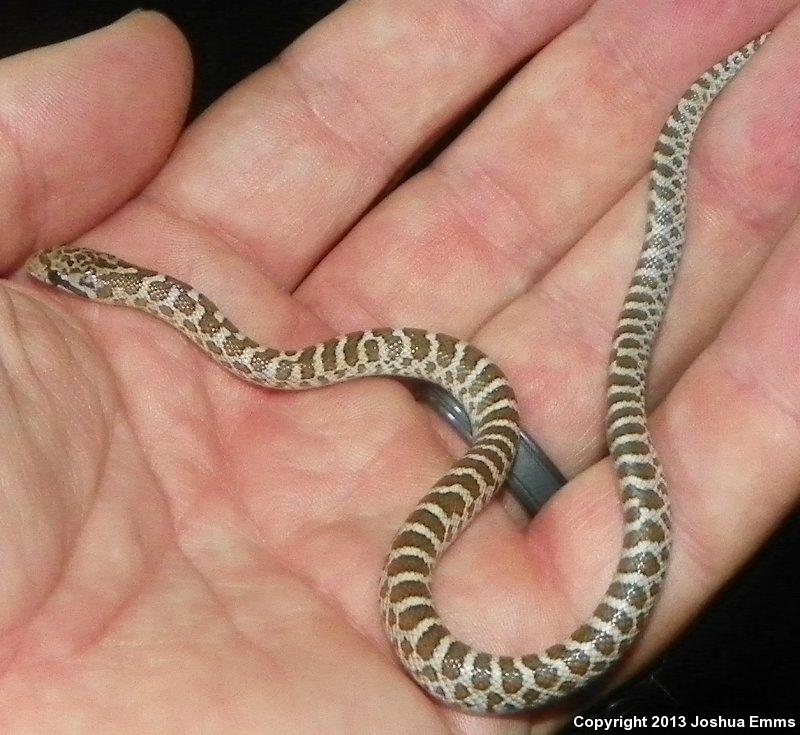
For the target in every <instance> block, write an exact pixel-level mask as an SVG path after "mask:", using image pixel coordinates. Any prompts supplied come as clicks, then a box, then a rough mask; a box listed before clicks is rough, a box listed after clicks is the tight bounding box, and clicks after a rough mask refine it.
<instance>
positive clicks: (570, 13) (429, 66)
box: [142, 0, 588, 288]
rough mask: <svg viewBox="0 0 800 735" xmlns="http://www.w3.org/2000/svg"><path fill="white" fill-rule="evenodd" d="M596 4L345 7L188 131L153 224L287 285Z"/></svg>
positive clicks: (161, 188)
mask: <svg viewBox="0 0 800 735" xmlns="http://www.w3.org/2000/svg"><path fill="white" fill-rule="evenodd" d="M587 4H588V3H587V1H586V0H570V2H558V1H556V0H537V2H536V3H534V4H533V6H532V5H531V3H529V2H522V0H512V2H506V3H492V4H490V5H488V6H487V5H486V4H484V3H477V2H474V1H473V0H448V2H445V3H437V4H436V6H435V8H434V7H433V6H431V4H430V3H426V2H424V1H422V0H414V1H413V2H406V3H394V2H389V1H388V0H360V1H355V0H354V1H353V2H349V3H346V4H345V5H344V6H343V7H342V8H340V9H339V10H337V11H336V12H334V13H333V14H332V15H331V16H329V17H328V18H326V19H325V20H323V21H322V22H320V23H319V24H317V25H316V26H315V27H314V28H313V29H311V30H310V31H309V32H308V33H307V34H306V35H304V36H303V37H302V38H301V39H299V40H298V41H297V42H296V43H294V44H293V45H292V46H291V47H290V48H289V49H288V50H287V51H286V52H284V53H283V54H282V55H281V56H280V57H279V58H278V59H277V60H276V61H274V62H273V63H272V64H270V65H268V66H267V67H265V68H264V69H263V70H261V71H260V72H258V73H256V74H254V75H253V76H251V77H250V78H249V79H247V80H245V81H244V82H243V83H242V84H240V85H239V86H238V87H236V88H235V89H234V90H232V91H231V92H230V93H229V94H228V95H226V96H225V97H224V98H223V99H222V100H221V101H220V102H219V103H217V104H216V105H215V106H214V107H213V108H212V109H211V110H209V111H208V112H207V113H206V114H205V115H204V116H203V117H202V118H201V119H200V120H198V121H197V122H196V123H195V124H194V125H193V126H192V127H191V129H190V130H189V131H188V133H187V135H186V136H185V138H184V139H183V141H182V143H181V145H180V146H179V148H178V150H177V152H176V155H175V157H174V159H173V161H172V162H171V164H170V166H169V167H168V168H167V169H166V170H165V171H164V173H163V175H162V176H160V177H159V179H158V181H157V182H156V183H155V185H154V186H153V187H152V188H151V189H150V190H149V192H148V196H149V197H152V198H153V199H155V204H156V207H157V208H158V210H161V211H158V210H157V211H156V214H155V215H152V216H162V217H164V218H165V219H166V218H167V217H171V218H173V219H177V220H183V221H184V222H185V223H186V235H185V237H187V238H188V237H192V236H195V235H196V234H197V230H198V229H200V228H202V229H204V230H205V231H206V232H209V233H212V234H214V236H215V237H217V238H220V239H222V240H224V241H225V242H226V243H228V245H229V246H231V247H232V248H233V249H234V250H236V251H239V252H242V253H244V254H246V255H247V256H248V258H250V259H251V260H255V261H256V262H258V263H259V264H261V265H263V267H264V268H265V269H267V270H268V272H269V273H270V275H271V276H272V277H273V278H274V279H275V282H276V283H277V285H279V286H280V287H282V288H292V287H294V285H296V283H297V282H298V280H299V279H300V278H301V277H302V276H304V275H305V274H306V273H307V272H308V270H309V268H310V267H311V266H312V265H313V264H314V263H316V262H317V261H318V260H319V259H320V257H321V256H322V255H323V254H324V252H325V251H326V250H327V249H328V248H329V247H330V245H331V243H333V242H335V241H336V240H337V239H338V238H339V237H341V235H342V234H343V233H344V232H345V231H346V230H347V229H348V228H349V227H350V226H351V225H352V223H353V222H354V221H355V220H356V219H357V218H358V217H359V216H360V214H361V213H362V212H363V210H364V209H365V208H367V207H368V206H369V205H370V204H371V202H373V201H374V200H375V198H376V197H377V196H379V195H380V194H381V192H383V191H384V190H385V189H386V187H387V186H389V185H390V184H391V182H393V181H395V180H396V179H397V177H398V176H399V175H401V174H402V172H403V171H405V170H406V169H407V167H408V166H409V164H410V163H411V162H412V161H414V160H415V159H416V158H417V157H418V156H419V155H420V153H421V152H422V151H424V150H425V149H426V148H427V147H428V146H429V145H430V144H431V141H433V140H434V139H436V138H437V137H438V136H439V135H441V133H442V131H443V130H445V129H447V128H448V127H449V126H451V125H453V124H454V123H455V122H456V121H457V120H458V119H459V118H460V117H461V116H462V115H463V114H464V113H465V111H466V110H467V109H469V107H470V106H471V105H474V104H475V103H476V102H477V101H478V100H479V98H480V97H481V96H482V95H483V94H485V93H486V91H487V89H489V88H490V87H491V86H492V85H493V84H495V83H496V82H497V80H498V79H499V78H501V77H502V76H503V75H504V74H507V73H508V72H509V70H510V69H512V68H513V67H514V66H515V65H517V64H518V63H519V62H520V61H521V60H522V59H523V58H525V57H526V56H528V55H530V54H531V53H533V52H534V51H535V50H536V49H537V48H538V47H539V46H541V45H542V44H544V43H545V42H546V41H547V40H548V39H549V38H551V37H552V36H553V35H555V34H556V33H557V32H559V31H560V30H561V29H562V28H563V27H564V26H565V25H567V24H568V23H569V22H571V21H572V20H573V19H574V18H575V17H577V16H578V15H579V14H580V13H581V12H583V10H584V8H585V6H586V5H587ZM164 209H166V212H165V211H163V210H164ZM142 216H144V217H147V216H150V215H148V214H147V213H142ZM162 224H163V226H168V225H166V224H165V223H162ZM192 229H194V231H192ZM200 239H201V240H202V238H200ZM145 257H146V256H145Z"/></svg>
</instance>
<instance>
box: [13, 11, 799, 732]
mask: <svg viewBox="0 0 800 735" xmlns="http://www.w3.org/2000/svg"><path fill="white" fill-rule="evenodd" d="M431 1H432V2H435V1H436V0H431ZM339 4H340V2H338V1H337V0H317V1H315V2H310V1H309V0H285V1H284V2H268V1H266V0H265V1H263V2H260V3H252V4H249V3H244V2H242V3H228V2H221V1H220V2H181V1H179V0H173V1H172V2H168V1H164V2H150V3H148V6H147V7H148V8H152V9H154V10H160V11H162V12H164V13H166V14H167V15H169V16H170V17H171V18H172V19H173V20H174V21H175V22H176V23H177V25H178V26H179V27H180V28H181V29H182V30H183V32H184V33H185V34H186V36H187V37H188V38H189V41H190V44H191V46H192V50H193V54H194V58H195V64H196V75H197V81H196V86H195V94H194V101H193V104H192V113H191V114H192V116H195V115H196V114H197V113H199V112H200V111H202V110H203V109H204V108H205V107H207V106H208V105H209V104H211V103H212V102H213V100H214V99H215V98H217V97H218V96H219V95H220V94H222V93H223V92H224V91H225V90H226V89H228V88H229V87H230V86H232V85H233V84H235V83H236V82H237V81H239V80H240V79H241V78H242V77H244V76H246V75H247V74H248V73H250V72H252V71H254V70H255V69H257V68H258V67H260V66H261V65H263V64H264V63H266V62H267V61H269V60H270V59H271V58H272V57H273V56H275V55H276V54H277V53H278V52H279V51H280V50H281V49H282V48H284V47H285V46H287V45H288V44H289V43H291V42H292V40H293V39H294V38H296V37H297V36H298V35H299V34H301V33H302V32H303V31H304V30H305V29H307V28H308V27H309V26H311V25H313V24H314V23H315V22H316V21H317V20H319V19H320V18H322V17H323V16H325V15H326V14H327V13H329V12H330V11H332V10H333V9H335V8H336V7H337V6H338V5H339ZM135 7H136V4H135V3H131V2H123V1H122V0H120V1H118V2H112V1H110V0H109V1H107V2H93V3H74V2H66V1H65V0H64V1H61V2H55V1H51V2H44V1H43V0H27V1H25V0H5V2H2V1H1V0H0V55H2V56H6V55H9V54H12V53H16V52H18V51H22V50H26V49H29V48H33V47H36V46H41V45H45V44H48V43H53V42H56V41H61V40H64V39H66V38H69V37H71V36H75V35H79V34H81V33H85V32H87V31H90V30H93V29H95V28H98V27H100V26H102V25H105V24H107V23H110V22H111V21H113V20H115V19H117V18H118V17H120V16H121V15H123V14H124V13H126V12H128V11H130V10H132V9H133V8H135ZM231 7H233V8H234V9H233V10H231V9H230V8H231ZM798 380H800V365H798ZM758 491H759V488H757V487H754V488H753V492H754V493H756V494H757V493H758ZM730 543H731V544H735V543H737V539H735V538H731V539H730ZM798 570H800V514H798V513H796V514H795V515H794V517H793V518H791V519H790V520H789V522H787V523H786V524H785V525H784V527H783V528H782V529H781V530H780V532H779V533H778V534H776V535H775V537H774V538H773V540H772V541H771V542H770V543H769V544H768V545H767V546H766V547H765V549H764V550H763V551H762V552H761V554H760V555H759V557H758V558H757V559H756V560H755V561H754V563H752V564H751V565H750V566H749V567H748V568H747V569H746V570H745V571H744V572H743V573H742V574H740V575H739V576H738V578H737V579H736V580H734V582H733V583H732V584H731V585H729V586H728V588H727V589H726V590H725V591H724V592H723V593H722V594H721V595H719V596H718V598H717V599H716V600H714V601H713V603H712V604H711V605H710V606H709V608H708V609H707V610H706V611H705V612H704V614H703V615H702V616H701V617H700V619H699V620H698V621H697V623H696V624H695V625H694V627H693V628H692V629H691V630H690V631H689V632H688V633H687V635H686V636H685V637H684V638H683V639H682V640H681V641H680V642H679V643H678V644H676V645H675V646H674V647H673V648H672V649H671V650H670V652H669V653H668V654H667V655H666V656H665V657H664V658H663V659H662V660H661V661H659V662H657V663H656V665H655V666H654V667H653V669H652V670H651V671H650V672H648V673H647V674H646V675H645V676H643V677H641V678H640V679H639V681H636V682H633V683H632V684H630V685H629V686H627V687H625V688H624V689H622V690H618V691H617V692H615V693H614V695H613V697H611V698H608V699H606V700H604V701H603V702H601V703H599V704H598V705H597V706H595V707H594V708H592V710H591V711H590V712H588V713H587V714H588V715H592V716H617V715H621V716H632V715H644V716H647V715H652V714H654V713H666V714H675V715H680V714H683V715H686V716H688V717H689V718H690V719H691V718H693V716H694V715H711V716H720V715H722V716H728V717H730V716H735V715H738V716H745V717H747V716H749V715H751V714H756V715H761V716H769V715H773V716H778V717H780V716H783V717H788V716H794V717H799V716H800V673H798V666H800V594H799V590H800V574H798Z"/></svg>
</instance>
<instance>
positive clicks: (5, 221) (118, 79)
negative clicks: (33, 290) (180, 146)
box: [0, 13, 191, 267]
mask: <svg viewBox="0 0 800 735" xmlns="http://www.w3.org/2000/svg"><path fill="white" fill-rule="evenodd" d="M190 75H191V65H190V59H189V56H188V52H187V47H186V43H185V41H184V40H183V38H182V37H181V35H180V34H179V33H178V31H177V30H176V29H175V27H174V26H173V25H172V24H171V23H170V22H169V21H167V20H166V19H165V18H164V17H163V16H161V15H157V14H155V13H137V14H135V15H130V16H126V17H125V18H124V19H122V20H120V21H118V22H117V23H114V24H113V25H111V26H108V27H107V28H103V29H101V30H99V31H96V32H94V33H90V34H88V35H85V36H81V37H79V38H76V39H73V40H70V41H67V42H65V43H61V44H57V45H55V46H50V47H47V48H42V49H36V50H35V51H29V52H27V53H23V54H18V55H16V56H12V57H9V58H7V59H3V60H2V61H0V110H3V112H2V113H1V114H0V181H2V182H3V185H2V186H1V187H0V233H2V235H0V238H2V239H0V266H5V267H8V266H9V265H10V264H12V263H15V262H18V261H19V259H20V258H21V257H22V256H23V255H24V254H26V253H27V252H29V251H30V250H33V249H36V248H39V247H45V246H47V245H53V244H58V243H60V242H62V241H65V240H69V239H71V238H74V237H76V236H77V235H79V234H80V233H82V232H84V231H85V230H87V229H88V228H90V227H92V226H93V225H95V224H97V223H98V222H99V221H100V220H102V219H103V218H105V217H106V216H108V214H109V213H110V212H112V211H113V210H114V209H116V208H117V207H119V206H120V205H121V204H122V203H123V202H124V201H126V200H127V199H128V198H129V197H130V196H131V195H132V194H134V193H135V192H136V191H137V190H139V189H140V188H141V187H142V186H143V185H144V184H145V183H146V182H147V181H148V180H149V179H150V178H151V177H152V176H153V174H154V173H155V171H157V170H158V168H159V167H160V166H161V164H162V163H163V160H164V158H165V157H166V155H167V154H168V152H169V150H170V148H171V147H172V145H173V143H174V140H175V138H176V136H177V134H178V132H179V130H180V127H181V124H182V122H183V118H184V115H185V113H186V108H187V104H188V98H189V92H190Z"/></svg>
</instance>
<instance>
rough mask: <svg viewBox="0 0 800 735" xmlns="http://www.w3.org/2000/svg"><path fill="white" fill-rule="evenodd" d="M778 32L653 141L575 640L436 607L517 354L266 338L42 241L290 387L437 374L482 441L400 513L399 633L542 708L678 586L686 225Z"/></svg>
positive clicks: (509, 418) (454, 345)
mask: <svg viewBox="0 0 800 735" xmlns="http://www.w3.org/2000/svg"><path fill="white" fill-rule="evenodd" d="M768 35H769V34H768V33H765V34H764V35H762V36H760V37H759V38H757V39H755V40H753V41H751V42H750V43H748V44H746V45H745V46H743V47H742V48H740V49H739V50H737V51H735V52H734V53H732V54H731V55H730V56H728V57H727V58H726V59H725V60H724V61H721V62H720V63H717V64H715V65H714V66H713V67H711V68H710V69H709V70H707V71H706V72H705V73H704V74H702V76H700V77H699V78H698V79H697V80H696V81H695V83H694V84H692V86H691V87H690V88H689V89H688V90H687V91H686V93H685V94H684V95H683V97H682V98H681V99H680V101H679V102H678V103H677V105H676V107H675V108H674V110H673V111H672V113H671V115H670V117H669V119H668V120H667V122H666V124H665V125H664V127H663V128H662V130H661V133H660V134H659V136H658V141H657V143H656V146H655V150H654V152H653V157H652V168H651V173H650V187H649V193H648V203H647V218H646V232H645V237H644V244H643V247H642V250H641V255H640V257H639V260H638V263H637V264H636V267H635V271H634V274H633V278H632V281H631V283H630V287H629V290H628V291H627V294H626V296H625V299H624V303H623V307H622V311H621V313H620V316H619V320H618V323H617V328H616V331H615V333H614V336H613V340H612V348H611V358H610V362H609V370H608V383H607V386H608V387H607V414H606V438H607V442H608V449H609V453H610V455H611V457H612V459H613V463H614V466H615V470H616V476H617V482H618V486H619V490H620V493H621V502H622V514H623V524H624V525H623V539H622V550H621V553H620V557H619V561H618V564H617V567H616V570H615V572H614V573H613V576H612V578H611V581H610V583H609V586H608V588H607V590H606V592H605V594H604V595H603V597H602V599H601V600H600V602H599V604H598V605H597V606H596V608H595V609H594V611H593V612H592V614H591V615H590V617H589V618H588V619H586V621H585V622H584V623H583V624H582V625H580V627H578V628H577V629H576V630H575V631H574V632H573V633H572V634H571V635H569V636H568V637H567V638H566V639H564V640H563V641H562V642H560V643H557V644H555V645H552V646H550V647H549V648H547V649H546V650H543V651H540V652H538V653H534V654H529V655H521V656H508V655H497V654H493V653H486V652H482V651H478V650H476V649H474V648H473V647H472V646H470V645H469V644H467V643H465V642H463V641H461V640H459V639H458V638H457V637H456V636H454V635H453V634H452V633H451V632H450V630H449V629H448V627H447V626H446V625H445V623H444V622H443V621H442V619H441V618H440V616H439V614H438V613H437V611H436V607H435V604H434V600H433V595H432V592H431V588H432V577H433V573H434V570H435V568H436V566H437V562H438V561H439V559H440V557H441V555H442V554H443V552H444V551H445V550H446V549H447V548H448V547H449V546H450V544H451V543H452V542H453V541H454V540H455V539H456V538H457V537H458V536H459V534H460V533H461V532H462V531H463V530H464V529H465V528H466V527H467V526H468V524H469V523H470V522H471V521H472V520H473V519H474V518H475V517H476V515H477V514H478V513H479V512H480V511H481V509H482V508H484V507H485V506H486V504H487V503H488V502H489V501H490V500H491V499H492V498H493V497H494V496H495V495H496V494H497V492H498V491H499V490H500V488H501V486H502V485H503V482H504V479H505V477H506V475H507V473H508V471H509V468H510V467H511V464H512V462H513V460H514V456H515V451H516V447H517V443H518V437H519V433H520V415H519V409H518V405H517V401H516V398H515V395H514V391H513V389H512V388H511V386H510V384H509V382H508V380H507V378H506V377H505V375H504V374H503V372H502V371H501V369H500V368H499V367H498V366H497V365H495V364H494V363H493V362H492V361H491V360H490V359H489V358H488V357H487V356H486V355H485V354H484V353H483V352H481V351H480V350H478V349H477V348H476V347H474V346H472V345H470V344H468V343H467V342H464V341H462V340H459V339H456V338H454V337H451V336H448V335H445V334H441V333H434V332H430V331H426V330H423V329H412V328H381V329H369V330H366V331H360V332H354V333H350V334H346V335H343V336H340V337H336V338H334V339H330V340H327V341H325V342H322V343H319V344H315V345H312V346H309V347H306V348H305V349H300V350H290V351H285V350H278V349H274V348H271V347H266V346H263V345H261V344H259V343H258V342H256V341H255V340H253V339H251V338H250V337H248V336H247V335H246V334H244V333H243V332H241V331H240V330H239V329H238V328H237V327H236V326H235V325H234V324H233V323H232V322H231V321H230V320H229V319H228V318H227V317H226V316H225V315H224V314H223V313H222V312H221V311H220V310H219V309H218V307H217V306H216V305H215V304H214V302H213V301H211V299H209V298H208V297H207V296H205V295H204V294H202V293H200V292H199V291H198V290H197V289H195V288H194V287H192V286H191V285H189V284H186V283H184V282H182V281H180V280H178V279H176V278H173V277H171V276H168V275H165V274H162V273H159V272H157V271H154V270H150V269H147V268H142V267H139V266H137V265H133V264H131V263H128V262H127V261H124V260H122V259H120V258H119V257H117V256H115V255H111V254H108V253H101V252H97V251H94V250H90V249H87V248H83V247H76V246H61V247H57V248H53V249H49V250H44V251H42V252H39V253H36V254H34V255H33V256H32V257H31V258H30V259H29V261H28V263H27V270H28V272H29V274H30V275H32V276H33V277H34V278H36V279H38V280H40V281H43V282H44V283H46V284H49V285H52V286H56V287H58V288H61V289H62V290H65V291H68V292H70V293H72V294H76V295H79V296H81V297H85V298H88V299H91V300H93V301H98V302H103V303H108V304H113V305H121V306H126V307H132V308H133V309H137V310H140V311H143V312H147V313H149V314H152V315H153V316H155V317H157V318H159V319H161V320H162V321H165V322H167V323H168V324H170V325H171V326H172V327H174V328H175V329H176V330H178V331H179V332H180V333H181V334H183V335H185V336H186V337H187V338H188V339H190V340H191V341H192V342H194V343H195V344H197V345H198V346H199V347H200V348H201V349H202V351H203V352H205V353H206V354H207V355H208V356H210V357H211V358H212V359H213V360H215V361H216V362H217V363H218V364H219V365H221V366H222V367H224V368H226V369H227V370H229V371H231V372H232V373H234V374H235V375H237V376H238V377H240V378H243V379H244V380H246V381H249V382H251V383H256V384H258V385H261V386H264V387H266V388H270V389H277V390H302V389H307V388H319V387H322V386H328V385H331V384H335V383H341V382H343V381H347V380H351V379H354V378H361V377H366V376H389V377H403V378H416V379H421V380H424V381H429V382H432V383H435V384H437V385H439V386H441V387H442V388H444V389H445V390H447V391H448V392H449V393H451V394H452V395H453V396H454V398H455V399H456V400H458V401H459V402H460V403H461V404H462V405H463V407H464V409H465V411H466V412H467V414H468V416H469V419H470V422H471V425H472V429H473V441H472V443H471V445H470V446H469V447H468V449H467V451H466V453H465V454H464V455H463V457H461V458H460V459H458V461H456V462H455V464H453V465H452V467H451V468H450V469H449V471H448V472H447V474H445V475H444V476H443V477H442V478H441V479H440V480H439V481H438V482H437V483H436V484H435V485H434V486H433V488H432V489H431V490H430V492H428V494H427V495H425V496H424V497H423V498H422V499H421V500H420V501H419V503H418V504H417V505H416V507H415V508H414V509H413V511H412V512H411V514H410V515H409V516H408V517H407V519H406V520H405V522H404V523H403V524H402V525H401V526H400V528H399V530H398V531H397V533H396V535H395V537H394V540H393V541H392V543H391V547H390V551H389V553H388V557H387V560H386V563H385V567H384V570H383V573H382V575H381V579H380V584H379V590H380V592H379V597H380V608H381V615H382V618H383V621H384V627H385V629H386V633H387V635H388V638H389V641H390V643H391V647H392V648H393V649H394V651H395V652H396V654H397V656H398V657H399V659H400V661H401V662H402V663H403V665H404V666H405V668H406V669H407V671H408V672H409V674H410V675H411V677H412V678H413V679H414V680H415V681H416V682H417V683H418V684H419V685H420V686H421V687H422V688H423V689H424V690H425V691H426V692H428V693H429V694H430V695H431V696H432V697H433V698H435V699H436V700H439V701H441V702H444V703H445V704H448V705H452V706H454V707H456V708H459V709H462V710H467V711H471V712H480V713H487V712H488V713H516V712H528V711H532V710H537V709H540V708H542V707H545V706H549V705H553V704H556V703H559V702H561V701H562V700H564V699H566V698H568V697H570V696H571V695H573V694H574V693H576V692H578V691H579V690H581V689H583V688H585V687H587V686H589V685H590V684H592V683H595V682H597V681H598V680H600V677H602V676H604V675H605V674H606V673H607V672H608V671H609V669H610V668H611V667H612V666H613V665H614V664H615V663H616V662H617V661H618V660H619V659H620V657H621V656H622V655H623V654H624V653H625V652H626V651H627V650H628V649H629V647H630V646H631V644H632V643H633V642H634V640H635V639H636V638H637V636H638V634H639V633H640V631H641V630H642V628H643V627H644V625H645V622H646V621H647V619H648V617H649V616H650V613H651V611H652V609H653V607H654V605H655V602H656V599H657V597H658V596H659V592H660V590H661V588H662V586H663V583H664V579H665V574H666V571H667V566H668V559H669V554H670V547H671V531H670V525H671V522H670V511H669V499H668V496H667V487H666V482H665V479H664V473H663V470H662V465H661V461H660V460H659V458H658V456H657V454H656V451H655V449H654V447H653V442H652V439H651V435H650V430H649V428H648V423H647V410H646V408H647V407H646V384H647V372H648V366H649V363H650V355H651V351H652V346H653V343H654V341H655V338H656V335H657V333H658V331H659V327H660V325H661V322H662V319H663V316H664V313H665V310H666V307H667V302H668V299H669V295H670V291H671V288H672V285H673V282H674V280H675V276H676V272H677V269H678V264H679V262H680V258H681V253H682V250H683V247H684V241H685V221H686V198H687V197H686V182H687V172H688V161H689V149H690V146H691V143H692V140H693V138H694V134H695V131H696V130H697V127H698V125H699V123H700V119H701V118H702V116H703V114H704V113H705V111H706V109H707V108H708V107H709V105H710V104H711V103H712V101H713V100H714V99H715V98H716V96H717V95H718V94H719V93H720V92H721V91H722V89H723V88H724V87H725V85H726V84H727V83H728V82H729V81H730V80H731V79H732V78H733V77H734V76H735V75H736V74H737V73H738V71H739V70H740V69H741V68H742V67H743V66H744V65H745V64H746V62H747V61H748V60H749V59H750V58H751V57H752V56H753V54H754V53H755V52H756V51H757V49H758V48H759V47H760V46H761V45H762V44H763V43H764V41H765V40H766V38H767V36H768Z"/></svg>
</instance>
